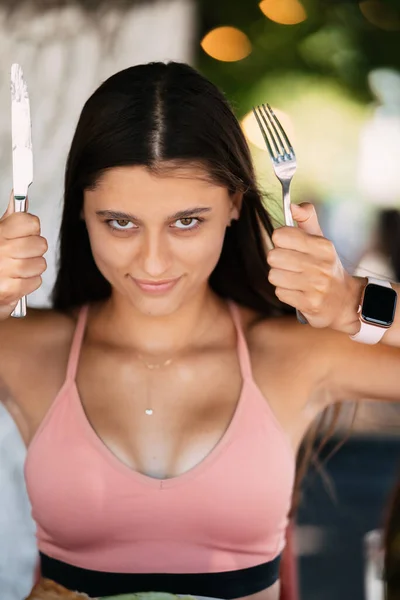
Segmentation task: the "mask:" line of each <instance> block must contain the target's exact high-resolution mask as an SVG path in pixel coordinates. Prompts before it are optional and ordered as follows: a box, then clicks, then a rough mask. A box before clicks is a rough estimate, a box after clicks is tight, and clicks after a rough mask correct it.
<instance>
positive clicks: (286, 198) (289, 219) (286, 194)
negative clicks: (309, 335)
mask: <svg viewBox="0 0 400 600" xmlns="http://www.w3.org/2000/svg"><path fill="white" fill-rule="evenodd" d="M290 182H291V179H286V180H285V179H283V180H282V181H281V184H282V192H283V215H284V217H285V225H286V226H287V227H294V221H293V216H292V211H291V210H290V204H291V203H290ZM296 317H297V320H298V322H299V323H301V324H302V325H307V324H308V321H307V319H306V318H305V316H304V315H303V313H302V312H300V311H299V310H297V308H296Z"/></svg>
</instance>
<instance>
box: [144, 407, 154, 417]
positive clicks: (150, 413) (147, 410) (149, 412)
mask: <svg viewBox="0 0 400 600" xmlns="http://www.w3.org/2000/svg"><path fill="white" fill-rule="evenodd" d="M145 413H146V415H149V416H151V415H152V414H153V409H152V408H146V410H145Z"/></svg>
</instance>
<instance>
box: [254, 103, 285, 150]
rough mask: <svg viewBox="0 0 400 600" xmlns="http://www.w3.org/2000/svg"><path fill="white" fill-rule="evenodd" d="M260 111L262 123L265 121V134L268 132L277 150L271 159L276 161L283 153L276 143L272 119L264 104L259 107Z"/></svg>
mask: <svg viewBox="0 0 400 600" xmlns="http://www.w3.org/2000/svg"><path fill="white" fill-rule="evenodd" d="M263 109H264V110H263ZM258 110H259V111H260V116H261V119H262V121H263V123H264V125H265V127H264V131H265V133H266V132H267V131H268V133H269V137H270V140H271V142H272V145H273V146H274V149H275V151H274V153H273V154H271V157H272V158H274V159H277V158H278V156H277V155H279V154H281V151H280V150H279V148H278V145H277V143H276V139H275V136H274V132H273V129H272V128H271V125H272V123H271V119H270V117H269V115H268V113H267V112H266V110H265V107H264V104H262V105H261V106H259V107H258Z"/></svg>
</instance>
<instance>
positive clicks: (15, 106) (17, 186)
mask: <svg viewBox="0 0 400 600" xmlns="http://www.w3.org/2000/svg"><path fill="white" fill-rule="evenodd" d="M11 135H12V164H13V188H14V211H15V212H25V211H26V200H27V196H28V188H29V186H30V185H31V183H32V181H33V153H32V126H31V111H30V104H29V95H28V88H27V85H26V82H25V80H24V75H23V72H22V68H21V66H20V65H19V64H16V63H14V64H13V65H12V66H11ZM11 316H12V317H25V316H26V296H24V297H23V298H21V299H20V300H19V301H18V304H17V306H16V307H15V309H14V311H13V312H12V313H11Z"/></svg>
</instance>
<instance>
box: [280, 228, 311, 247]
mask: <svg viewBox="0 0 400 600" xmlns="http://www.w3.org/2000/svg"><path fill="white" fill-rule="evenodd" d="M308 237H309V236H308V235H307V233H306V232H305V231H302V230H301V229H299V228H298V227H286V226H285V227H279V228H278V229H275V230H274V232H273V234H272V243H273V245H274V247H275V248H285V249H286V250H297V251H298V252H304V253H306V252H308V247H309V243H308V239H307V238H308Z"/></svg>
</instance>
